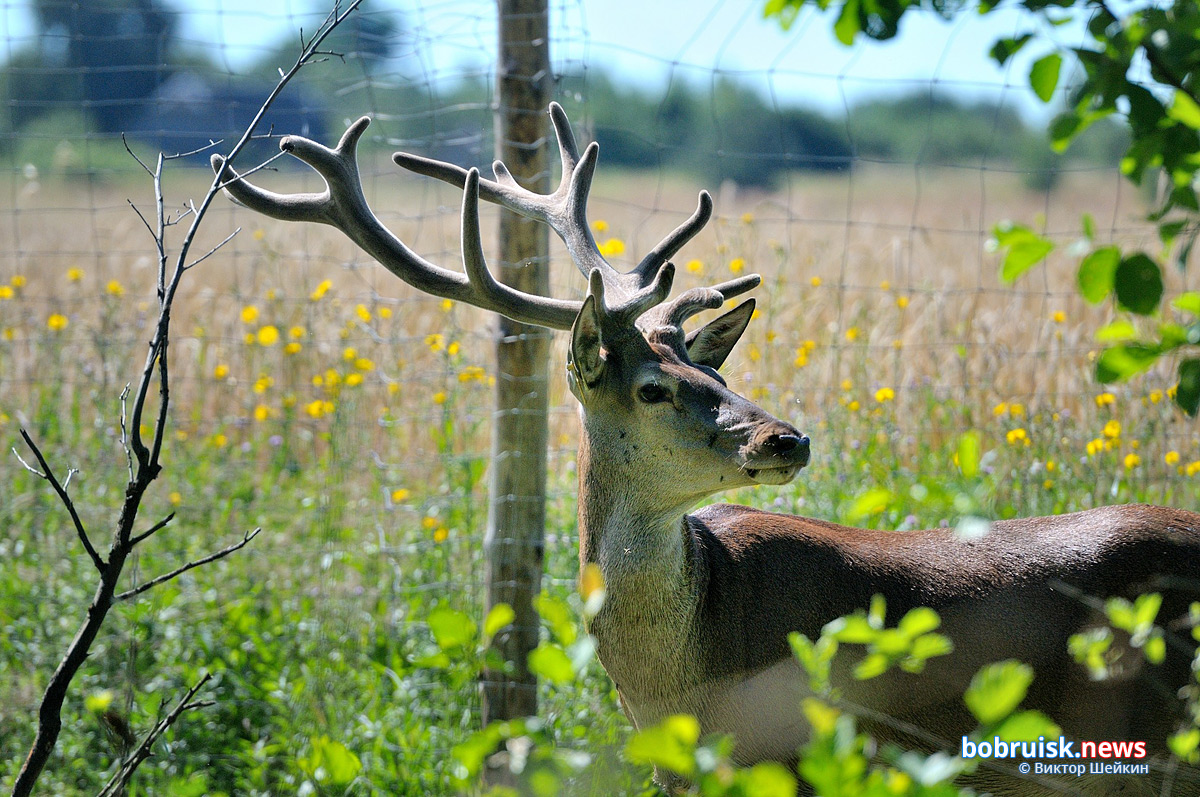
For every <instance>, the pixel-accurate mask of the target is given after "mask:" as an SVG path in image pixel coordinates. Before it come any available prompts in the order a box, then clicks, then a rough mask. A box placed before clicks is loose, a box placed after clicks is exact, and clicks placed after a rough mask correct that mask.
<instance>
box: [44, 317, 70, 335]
mask: <svg viewBox="0 0 1200 797" xmlns="http://www.w3.org/2000/svg"><path fill="white" fill-rule="evenodd" d="M68 323H69V322H68V321H67V317H66V316H65V315H63V314H62V313H51V314H50V317H49V318H47V319H46V326H47V327H49V328H50V331H52V332H61V331H63V330H64V329H66V328H67V324H68Z"/></svg>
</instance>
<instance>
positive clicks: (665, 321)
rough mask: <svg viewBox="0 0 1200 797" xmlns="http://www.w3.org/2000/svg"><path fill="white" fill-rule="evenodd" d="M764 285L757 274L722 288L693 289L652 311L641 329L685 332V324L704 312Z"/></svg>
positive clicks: (718, 286) (729, 283)
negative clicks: (671, 329)
mask: <svg viewBox="0 0 1200 797" xmlns="http://www.w3.org/2000/svg"><path fill="white" fill-rule="evenodd" d="M760 282H762V278H761V277H759V276H758V275H757V274H747V275H746V276H744V277H737V278H736V279H732V280H729V281H728V282H722V283H721V284H720V285H714V286H712V287H703V288H691V289H690V290H686V291H684V292H683V293H681V294H679V295H678V296H676V297H675V298H674V299H672V300H671V301H670V302H669V303H667V304H659V305H657V306H654V307H651V308H650V309H649V310H648V311H647V312H646V313H645V314H644V315H643V316H642V317H641V318H639V319H638V322H639V326H641V327H642V328H643V329H655V328H659V327H674V328H676V329H682V327H683V322H684V321H687V320H688V319H689V318H691V317H692V316H694V315H696V314H698V313H701V312H703V311H705V310H715V309H717V308H718V307H720V306H721V305H722V304H724V303H725V301H726V300H727V299H732V298H733V297H734V296H738V295H741V294H743V293H745V292H746V291H748V290H750V289H752V288H755V287H757V286H758V284H759V283H760Z"/></svg>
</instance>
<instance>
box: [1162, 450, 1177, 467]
mask: <svg viewBox="0 0 1200 797" xmlns="http://www.w3.org/2000/svg"><path fill="white" fill-rule="evenodd" d="M1163 462H1166V463H1167V464H1168V465H1178V464H1179V452H1178V451H1168V452H1167V453H1166V454H1165V455H1164V456H1163Z"/></svg>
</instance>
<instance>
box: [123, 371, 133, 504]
mask: <svg viewBox="0 0 1200 797" xmlns="http://www.w3.org/2000/svg"><path fill="white" fill-rule="evenodd" d="M128 400H129V383H128V382H126V383H125V389H124V390H122V391H121V448H123V449H125V461H126V463H127V464H128V466H129V481H131V482H132V481H133V451H131V450H130V449H129V435H128V431H127V429H126V427H125V409H126V407H125V404H126V402H127V401H128Z"/></svg>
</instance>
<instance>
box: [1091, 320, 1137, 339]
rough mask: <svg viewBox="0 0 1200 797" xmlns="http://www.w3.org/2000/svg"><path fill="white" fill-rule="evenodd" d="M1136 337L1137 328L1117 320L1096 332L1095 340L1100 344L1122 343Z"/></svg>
mask: <svg viewBox="0 0 1200 797" xmlns="http://www.w3.org/2000/svg"><path fill="white" fill-rule="evenodd" d="M1136 337H1137V328H1136V327H1134V325H1133V324H1132V323H1130V322H1129V321H1126V320H1125V319H1118V320H1116V321H1113V322H1112V323H1111V324H1106V325H1105V326H1102V327H1100V328H1099V329H1097V330H1096V340H1097V341H1099V342H1100V343H1123V342H1125V341H1127V340H1133V339H1134V338H1136Z"/></svg>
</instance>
